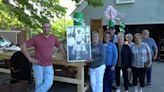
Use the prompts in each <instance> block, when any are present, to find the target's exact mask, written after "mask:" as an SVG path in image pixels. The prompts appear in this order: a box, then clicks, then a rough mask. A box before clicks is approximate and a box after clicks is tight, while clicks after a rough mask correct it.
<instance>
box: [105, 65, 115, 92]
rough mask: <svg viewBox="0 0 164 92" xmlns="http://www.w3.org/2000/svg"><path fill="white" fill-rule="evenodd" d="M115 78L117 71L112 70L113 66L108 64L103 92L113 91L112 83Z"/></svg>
mask: <svg viewBox="0 0 164 92" xmlns="http://www.w3.org/2000/svg"><path fill="white" fill-rule="evenodd" d="M114 80H115V71H111V66H108V65H107V66H106V69H105V73H104V80H103V92H112V84H113V82H114Z"/></svg>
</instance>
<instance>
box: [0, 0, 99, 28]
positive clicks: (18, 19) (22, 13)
mask: <svg viewBox="0 0 164 92" xmlns="http://www.w3.org/2000/svg"><path fill="white" fill-rule="evenodd" d="M59 1H60V0H0V28H1V29H10V28H12V27H14V28H15V29H20V28H23V29H29V28H30V29H32V30H33V31H39V30H40V28H41V23H42V22H45V21H46V22H54V21H55V20H56V19H57V18H61V17H63V16H64V15H65V13H66V11H67V9H66V8H65V7H62V6H61V5H59ZM72 1H74V2H76V4H77V5H79V4H80V3H81V2H82V1H83V0H72ZM86 1H88V3H89V5H93V6H100V5H99V4H100V3H101V2H102V0H86Z"/></svg>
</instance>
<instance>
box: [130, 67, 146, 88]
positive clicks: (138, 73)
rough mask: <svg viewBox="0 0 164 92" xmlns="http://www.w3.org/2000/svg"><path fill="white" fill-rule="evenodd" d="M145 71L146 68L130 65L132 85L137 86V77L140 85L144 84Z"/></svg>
mask: <svg viewBox="0 0 164 92" xmlns="http://www.w3.org/2000/svg"><path fill="white" fill-rule="evenodd" d="M145 72H146V68H137V67H132V73H133V86H137V83H138V78H139V83H140V87H144V86H145Z"/></svg>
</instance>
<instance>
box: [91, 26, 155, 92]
mask: <svg viewBox="0 0 164 92" xmlns="http://www.w3.org/2000/svg"><path fill="white" fill-rule="evenodd" d="M115 31H116V30H115V28H109V29H108V30H107V31H105V32H104V39H103V42H101V41H100V40H99V33H98V32H96V31H94V32H92V38H91V39H92V45H91V49H92V59H88V61H89V62H90V83H91V88H92V91H93V92H112V85H113V83H114V82H115V84H116V92H120V74H121V70H122V75H123V81H124V89H125V92H128V87H129V84H132V85H133V86H134V92H143V88H144V86H145V82H146V86H147V87H151V86H152V84H151V72H152V60H154V59H157V54H158V48H157V45H156V43H155V41H154V40H153V39H152V38H150V37H149V30H147V29H144V30H143V31H142V32H141V33H135V34H134V42H132V40H133V35H132V34H130V33H128V34H126V36H124V34H123V33H118V35H115V34H114V33H115ZM125 39H126V41H125ZM145 76H146V79H147V81H145ZM138 83H139V84H140V85H139V90H138V87H137V84H138Z"/></svg>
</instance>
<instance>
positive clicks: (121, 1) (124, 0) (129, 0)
mask: <svg viewBox="0 0 164 92" xmlns="http://www.w3.org/2000/svg"><path fill="white" fill-rule="evenodd" d="M134 2H135V0H116V4H125V3H134Z"/></svg>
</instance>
